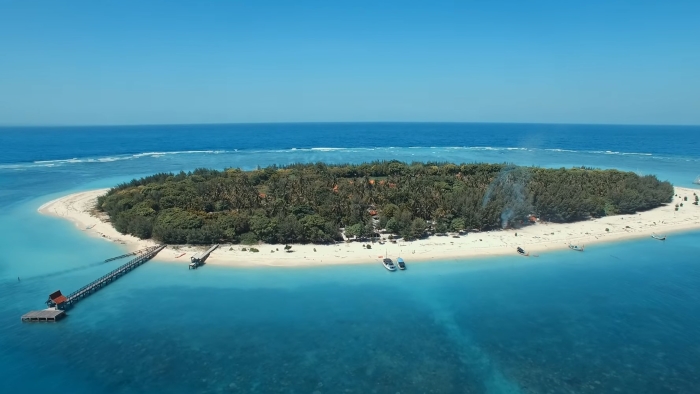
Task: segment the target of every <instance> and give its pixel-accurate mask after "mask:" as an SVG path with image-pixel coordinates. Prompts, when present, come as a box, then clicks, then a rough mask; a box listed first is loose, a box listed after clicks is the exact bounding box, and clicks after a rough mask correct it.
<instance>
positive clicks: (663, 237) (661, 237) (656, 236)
mask: <svg viewBox="0 0 700 394" xmlns="http://www.w3.org/2000/svg"><path fill="white" fill-rule="evenodd" d="M651 237H652V238H654V239H658V240H659V241H665V240H666V236H665V235H657V234H652V235H651Z"/></svg>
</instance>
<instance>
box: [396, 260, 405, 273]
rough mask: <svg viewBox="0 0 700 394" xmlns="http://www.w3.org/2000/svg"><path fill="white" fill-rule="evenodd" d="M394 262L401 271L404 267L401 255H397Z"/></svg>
mask: <svg viewBox="0 0 700 394" xmlns="http://www.w3.org/2000/svg"><path fill="white" fill-rule="evenodd" d="M396 264H398V265H399V269H400V270H402V271H403V270H405V269H406V263H404V262H403V259H402V258H401V257H399V258H398V259H396Z"/></svg>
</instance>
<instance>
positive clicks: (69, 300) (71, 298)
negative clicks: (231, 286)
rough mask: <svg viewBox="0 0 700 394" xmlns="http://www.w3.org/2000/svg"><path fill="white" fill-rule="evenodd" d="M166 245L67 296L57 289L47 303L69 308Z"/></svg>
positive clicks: (147, 252)
mask: <svg viewBox="0 0 700 394" xmlns="http://www.w3.org/2000/svg"><path fill="white" fill-rule="evenodd" d="M165 247H166V245H158V246H152V247H150V248H148V251H146V252H144V253H142V254H141V255H140V256H138V257H136V258H134V259H132V260H131V261H129V262H128V263H126V264H124V265H122V266H120V267H119V268H117V269H115V270H113V271H111V272H109V273H108V274H106V275H103V276H102V277H100V278H98V279H97V280H94V281H92V282H91V283H89V284H87V285H85V286H83V287H81V288H80V289H78V290H76V291H74V292H72V293H70V294H69V295H67V296H64V295H62V294H61V292H60V291H57V292H55V293H53V294H51V296H49V299H48V300H47V301H46V305H48V306H49V307H56V308H57V309H68V308H70V307H72V306H73V304H75V303H76V302H78V301H80V300H81V299H83V298H85V297H87V296H88V295H90V294H92V293H94V292H96V291H97V290H99V289H101V288H103V287H105V286H106V285H108V284H110V283H112V282H114V281H115V280H117V279H119V278H120V277H122V276H123V275H125V274H126V273H128V272H129V271H131V270H133V269H134V268H136V267H138V266H140V265H142V264H143V263H145V262H147V261H148V260H150V259H152V258H153V257H154V256H155V255H157V254H158V252H160V251H161V250H163V249H165Z"/></svg>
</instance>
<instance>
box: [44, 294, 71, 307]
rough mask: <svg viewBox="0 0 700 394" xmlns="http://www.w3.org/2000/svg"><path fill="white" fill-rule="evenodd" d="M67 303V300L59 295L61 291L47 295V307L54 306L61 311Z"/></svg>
mask: <svg viewBox="0 0 700 394" xmlns="http://www.w3.org/2000/svg"><path fill="white" fill-rule="evenodd" d="M67 301H68V298H66V296H64V295H63V294H62V293H61V290H56V291H54V292H53V293H51V294H49V299H48V300H47V301H46V304H47V305H49V306H55V307H56V308H58V309H63V308H64V307H65V306H66V305H68V304H66V302H67Z"/></svg>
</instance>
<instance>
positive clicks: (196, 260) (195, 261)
mask: <svg viewBox="0 0 700 394" xmlns="http://www.w3.org/2000/svg"><path fill="white" fill-rule="evenodd" d="M218 247H219V245H218V244H217V245H213V246H212V247H211V248H209V249H207V251H206V252H199V253H196V254H195V255H194V256H192V257H190V261H191V262H190V265H189V268H188V269H191V270H196V269H197V268H198V267H199V266H201V265H204V262H205V261H206V260H207V257H209V255H210V254H211V252H213V251H214V250H215V249H216V248H218Z"/></svg>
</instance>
